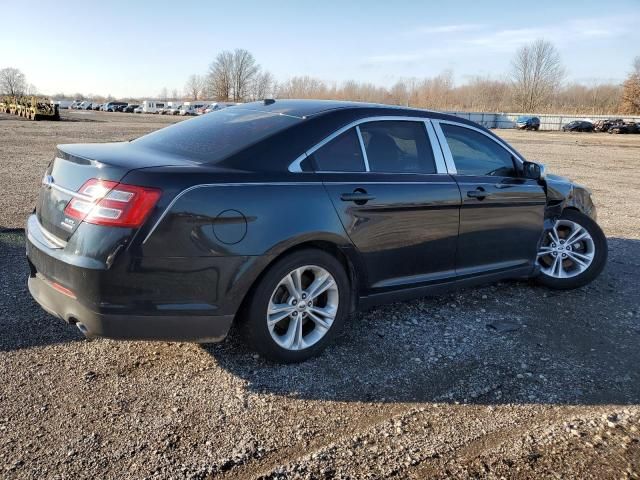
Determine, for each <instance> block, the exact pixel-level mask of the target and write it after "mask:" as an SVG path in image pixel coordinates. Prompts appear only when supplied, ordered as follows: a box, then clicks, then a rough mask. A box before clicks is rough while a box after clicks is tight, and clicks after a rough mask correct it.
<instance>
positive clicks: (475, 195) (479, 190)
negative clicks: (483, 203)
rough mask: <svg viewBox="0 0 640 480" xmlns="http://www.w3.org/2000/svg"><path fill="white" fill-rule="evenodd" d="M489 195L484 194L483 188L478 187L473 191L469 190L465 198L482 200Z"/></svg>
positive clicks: (487, 193)
mask: <svg viewBox="0 0 640 480" xmlns="http://www.w3.org/2000/svg"><path fill="white" fill-rule="evenodd" d="M490 195H491V194H490V193H489V192H486V191H485V190H484V188H482V187H478V188H477V189H475V190H469V191H468V192H467V197H469V198H477V199H478V200H484V198H485V197H489V196H490Z"/></svg>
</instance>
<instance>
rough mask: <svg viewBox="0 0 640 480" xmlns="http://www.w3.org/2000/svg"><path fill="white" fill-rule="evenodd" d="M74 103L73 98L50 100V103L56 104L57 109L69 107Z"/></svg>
mask: <svg viewBox="0 0 640 480" xmlns="http://www.w3.org/2000/svg"><path fill="white" fill-rule="evenodd" d="M74 103H75V102H74V101H73V100H52V101H51V104H52V105H58V109H63V108H65V109H66V108H69V107H71V105H73V104H74Z"/></svg>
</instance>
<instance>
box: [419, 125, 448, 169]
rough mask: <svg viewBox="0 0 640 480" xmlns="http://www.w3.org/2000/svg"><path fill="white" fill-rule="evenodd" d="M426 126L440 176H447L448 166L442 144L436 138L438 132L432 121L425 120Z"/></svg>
mask: <svg viewBox="0 0 640 480" xmlns="http://www.w3.org/2000/svg"><path fill="white" fill-rule="evenodd" d="M424 126H425V127H426V129H427V136H428V137H429V143H430V144H431V150H432V151H433V159H434V161H435V163H436V171H437V172H438V173H440V174H444V175H446V174H447V173H448V172H447V165H446V163H445V161H444V156H443V155H442V148H441V147H440V142H439V141H438V137H436V131H435V130H434V128H433V125H432V124H431V120H425V121H424Z"/></svg>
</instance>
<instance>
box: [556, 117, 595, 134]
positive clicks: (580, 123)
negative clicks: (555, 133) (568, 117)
mask: <svg viewBox="0 0 640 480" xmlns="http://www.w3.org/2000/svg"><path fill="white" fill-rule="evenodd" d="M562 131H563V132H593V123H591V122H587V121H586V120H574V121H573V122H569V123H567V124H566V125H563V127H562Z"/></svg>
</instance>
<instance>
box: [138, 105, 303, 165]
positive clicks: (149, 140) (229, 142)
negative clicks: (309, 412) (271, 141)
mask: <svg viewBox="0 0 640 480" xmlns="http://www.w3.org/2000/svg"><path fill="white" fill-rule="evenodd" d="M300 121H301V120H300V119H298V118H294V117H289V116H284V115H278V114H273V113H268V112H259V111H253V110H246V109H234V108H225V109H224V110H217V111H215V112H211V113H210V114H208V115H202V116H200V117H198V118H194V119H192V120H187V121H184V122H180V123H176V124H174V125H171V126H169V127H166V128H163V129H162V130H158V131H156V132H152V133H150V134H148V135H145V136H143V137H140V138H139V139H137V140H134V141H133V143H135V144H137V145H139V146H141V147H147V148H153V149H158V150H162V151H163V152H169V153H174V154H177V155H184V156H186V157H189V158H190V159H192V160H194V161H196V162H199V163H216V162H219V161H220V160H223V159H224V158H226V157H228V156H229V155H231V154H233V153H236V152H238V151H240V150H242V149H244V148H246V147H248V146H249V145H251V144H253V143H256V142H258V141H260V140H263V139H265V138H267V137H269V136H271V135H273V134H275V133H278V132H280V131H282V130H285V129H286V128H289V127H291V126H293V125H295V124H296V123H298V122H300Z"/></svg>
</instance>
